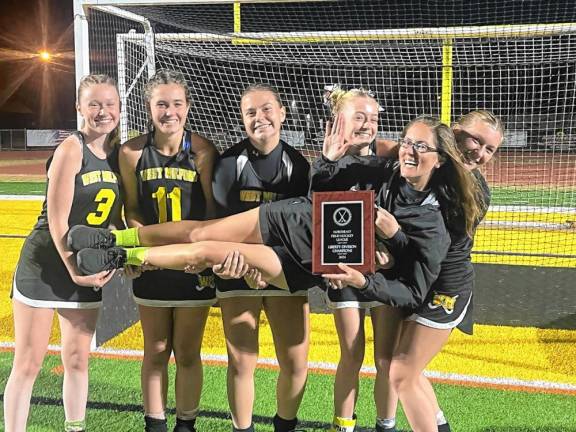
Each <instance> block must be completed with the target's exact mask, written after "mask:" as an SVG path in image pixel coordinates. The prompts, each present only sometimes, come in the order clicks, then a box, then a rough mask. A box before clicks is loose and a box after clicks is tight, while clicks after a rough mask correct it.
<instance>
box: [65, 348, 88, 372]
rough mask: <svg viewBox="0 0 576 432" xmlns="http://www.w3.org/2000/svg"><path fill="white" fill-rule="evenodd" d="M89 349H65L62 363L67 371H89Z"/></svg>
mask: <svg viewBox="0 0 576 432" xmlns="http://www.w3.org/2000/svg"><path fill="white" fill-rule="evenodd" d="M89 355H90V353H89V351H87V350H86V351H83V350H76V349H75V350H72V351H67V350H64V351H63V353H62V365H63V366H64V371H65V372H72V373H75V372H86V371H88V358H89Z"/></svg>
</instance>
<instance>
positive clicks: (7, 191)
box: [0, 182, 46, 195]
mask: <svg viewBox="0 0 576 432" xmlns="http://www.w3.org/2000/svg"><path fill="white" fill-rule="evenodd" d="M45 191H46V183H45V182H0V195H43V194H44V192H45Z"/></svg>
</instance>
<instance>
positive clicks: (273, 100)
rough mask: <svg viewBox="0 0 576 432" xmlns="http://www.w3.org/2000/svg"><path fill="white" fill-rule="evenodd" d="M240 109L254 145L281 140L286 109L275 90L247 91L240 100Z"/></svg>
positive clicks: (274, 142) (259, 145)
mask: <svg viewBox="0 0 576 432" xmlns="http://www.w3.org/2000/svg"><path fill="white" fill-rule="evenodd" d="M240 111H241V112H242V121H243V122H244V128H245V129H246V135H248V138H249V139H250V141H251V142H252V144H253V145H255V146H257V147H262V146H267V145H277V144H278V143H279V142H280V130H281V128H282V123H283V122H284V120H285V119H286V109H285V108H284V107H283V106H282V105H281V104H280V102H279V101H278V99H277V96H276V95H275V94H274V93H273V92H271V91H268V90H254V91H250V92H248V93H246V94H245V95H244V97H243V98H242V100H241V101H240Z"/></svg>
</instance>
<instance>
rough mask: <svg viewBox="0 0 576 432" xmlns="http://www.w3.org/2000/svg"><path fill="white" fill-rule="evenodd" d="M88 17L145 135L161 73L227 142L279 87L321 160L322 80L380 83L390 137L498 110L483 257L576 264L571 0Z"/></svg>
mask: <svg viewBox="0 0 576 432" xmlns="http://www.w3.org/2000/svg"><path fill="white" fill-rule="evenodd" d="M92 3H97V4H92ZM84 12H85V13H86V16H87V24H88V34H89V45H90V51H89V53H90V57H89V61H90V70H91V71H92V72H105V73H108V74H110V75H113V76H115V77H116V78H118V81H119V84H120V89H121V93H122V101H123V113H122V134H123V137H124V138H127V137H131V136H134V135H137V134H140V133H143V132H145V131H146V125H147V121H148V120H147V114H146V108H145V104H144V100H143V91H142V89H143V86H144V83H145V82H146V80H147V79H148V77H149V76H151V75H152V74H153V73H154V71H155V70H157V69H159V68H169V69H176V70H179V71H180V72H182V73H183V74H184V75H185V76H186V78H187V80H188V82H189V84H190V86H191V88H192V92H193V103H192V108H191V110H190V117H189V123H190V126H191V128H192V129H193V130H195V131H197V132H198V133H200V134H202V135H204V136H206V137H208V138H210V139H211V140H212V141H213V142H214V143H215V144H217V146H218V147H219V149H220V150H222V149H224V148H226V147H229V146H230V145H232V144H234V143H236V142H237V141H238V140H240V139H241V138H242V137H243V130H242V126H241V124H242V123H241V118H240V114H239V98H240V93H241V91H242V90H243V89H244V88H245V87H246V86H247V85H249V84H251V83H254V82H265V83H269V84H272V85H274V86H275V87H276V88H278V90H279V91H280V93H281V96H282V99H283V102H284V105H285V106H286V108H287V111H288V118H287V122H286V124H285V127H284V139H285V140H286V141H287V142H288V143H290V144H292V145H293V146H295V147H297V148H298V149H300V150H301V151H302V153H304V154H305V155H306V156H308V157H310V158H312V157H314V156H316V155H317V154H318V152H319V151H320V149H321V145H322V139H323V130H324V125H325V121H326V119H327V117H328V113H327V109H326V107H325V106H324V105H323V92H324V88H325V86H329V85H333V84H340V85H342V86H343V87H344V88H351V87H360V86H362V87H365V88H368V89H370V90H372V91H373V92H374V94H375V96H376V98H377V100H378V102H379V103H380V105H381V106H382V112H381V113H380V131H381V132H380V134H381V135H382V136H383V137H387V138H395V137H397V136H398V135H399V133H400V131H401V129H402V127H403V125H405V124H406V123H407V122H408V121H409V120H411V119H413V118H414V117H416V116H417V115H421V114H432V115H435V116H438V117H440V118H442V120H443V121H445V122H447V123H448V122H451V121H454V120H456V119H457V118H458V117H459V116H460V115H462V114H463V113H466V112H467V111H469V110H472V109H479V108H484V109H489V110H491V111H493V112H494V113H495V114H496V115H498V116H500V117H501V118H502V119H503V121H504V123H505V124H506V128H507V133H506V138H505V142H504V144H503V146H502V148H501V149H500V151H499V154H498V156H497V157H496V158H495V160H494V162H493V163H491V164H490V166H488V167H487V168H486V171H485V174H486V177H487V179H488V182H489V184H490V185H491V188H492V192H493V200H492V207H491V210H490V212H489V214H488V217H487V218H486V220H485V222H484V223H483V225H482V227H481V229H480V230H479V232H478V234H477V236H476V246H475V250H474V261H475V262H477V263H487V264H497V265H506V266H528V267H545V268H571V269H574V268H576V209H575V207H576V108H575V106H576V8H574V7H573V4H571V2H569V1H566V2H562V1H538V0H532V1H523V2H518V1H510V0H500V1H495V0H474V1H468V2H461V1H455V0H442V1H440V0H432V1H420V0H418V1H417V0H410V1H386V2H383V1H368V0H361V1H268V2H263V1H240V2H229V1H218V2H216V1H212V2H209V1H204V2H199V1H188V2H184V1H178V2H176V1H174V2H171V1H164V2H159V1H158V2H152V1H138V5H135V2H134V1H130V0H125V1H122V0H117V1H114V0H110V1H107V2H105V1H102V0H99V1H98V2H96V1H92V2H90V1H85V2H84ZM566 282H568V280H566ZM526 283H530V281H529V280H527V281H526ZM535 288H538V287H535Z"/></svg>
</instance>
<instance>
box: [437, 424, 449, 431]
mask: <svg viewBox="0 0 576 432" xmlns="http://www.w3.org/2000/svg"><path fill="white" fill-rule="evenodd" d="M438 432H451V429H450V425H449V424H448V423H444V424H441V425H438Z"/></svg>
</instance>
